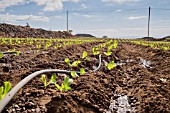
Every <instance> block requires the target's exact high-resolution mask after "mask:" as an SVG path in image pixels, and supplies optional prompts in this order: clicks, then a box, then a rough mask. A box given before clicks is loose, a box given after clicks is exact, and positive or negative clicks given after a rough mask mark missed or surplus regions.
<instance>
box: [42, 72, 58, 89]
mask: <svg viewBox="0 0 170 113" xmlns="http://www.w3.org/2000/svg"><path fill="white" fill-rule="evenodd" d="M56 78H57V76H56V74H52V76H51V78H50V81H49V82H47V79H46V75H45V74H42V76H41V80H42V82H43V83H44V86H45V87H47V86H48V85H50V84H55V83H56Z"/></svg>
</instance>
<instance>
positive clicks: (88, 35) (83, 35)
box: [74, 34, 95, 38]
mask: <svg viewBox="0 0 170 113" xmlns="http://www.w3.org/2000/svg"><path fill="white" fill-rule="evenodd" d="M74 36H77V37H93V38H94V37H95V36H93V35H91V34H76V35H74Z"/></svg>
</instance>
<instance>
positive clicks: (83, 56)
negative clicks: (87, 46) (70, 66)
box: [82, 51, 88, 59]
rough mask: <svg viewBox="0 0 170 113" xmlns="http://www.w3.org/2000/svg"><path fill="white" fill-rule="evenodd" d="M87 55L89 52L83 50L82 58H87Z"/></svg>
mask: <svg viewBox="0 0 170 113" xmlns="http://www.w3.org/2000/svg"><path fill="white" fill-rule="evenodd" d="M87 55H88V54H87V52H86V51H84V52H83V55H82V59H85V58H86V57H87Z"/></svg>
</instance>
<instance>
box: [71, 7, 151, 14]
mask: <svg viewBox="0 0 170 113" xmlns="http://www.w3.org/2000/svg"><path fill="white" fill-rule="evenodd" d="M144 9H148V8H138V9H123V10H98V11H97V10H89V11H87V10H86V11H83V10H82V11H81V10H70V11H69V12H96V13H106V12H122V11H135V10H144Z"/></svg>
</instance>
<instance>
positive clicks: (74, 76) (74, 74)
mask: <svg viewBox="0 0 170 113" xmlns="http://www.w3.org/2000/svg"><path fill="white" fill-rule="evenodd" d="M71 76H72V77H73V78H77V77H79V76H78V74H77V73H76V72H75V71H71Z"/></svg>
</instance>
